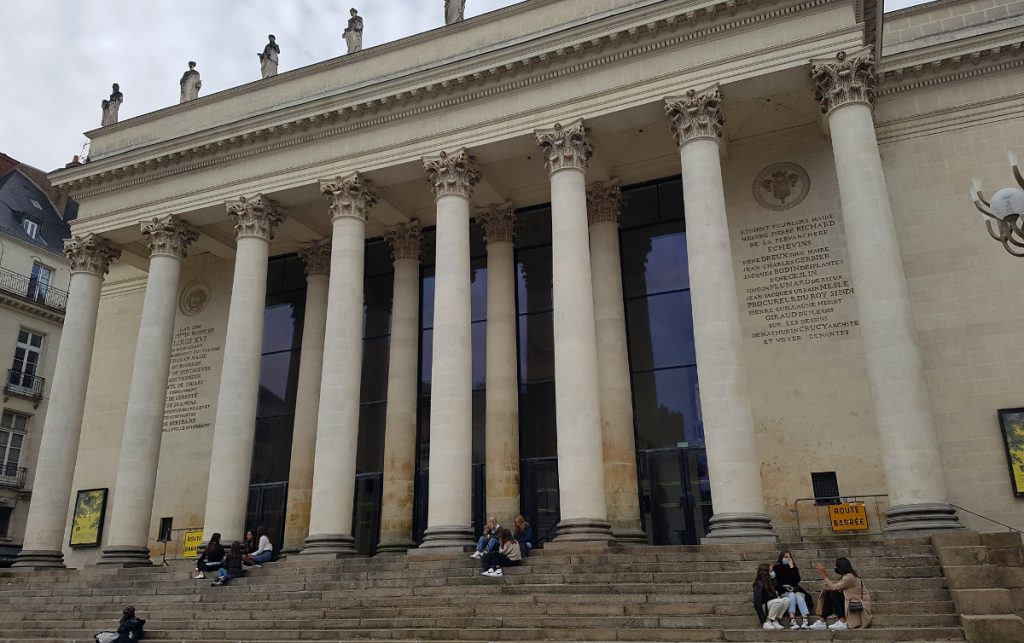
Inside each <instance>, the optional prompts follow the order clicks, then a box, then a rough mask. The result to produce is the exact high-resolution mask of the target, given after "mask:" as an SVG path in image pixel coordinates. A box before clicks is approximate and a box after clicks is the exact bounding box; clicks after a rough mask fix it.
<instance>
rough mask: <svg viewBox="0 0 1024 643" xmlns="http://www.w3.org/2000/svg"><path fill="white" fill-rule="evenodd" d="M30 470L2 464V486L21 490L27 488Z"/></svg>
mask: <svg viewBox="0 0 1024 643" xmlns="http://www.w3.org/2000/svg"><path fill="white" fill-rule="evenodd" d="M27 474H28V469H26V468H25V467H17V466H14V465H12V464H0V486H4V487H15V488H16V489H21V488H22V487H24V486H25V477H26V475H27Z"/></svg>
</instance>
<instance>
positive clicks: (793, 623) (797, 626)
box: [789, 618, 800, 630]
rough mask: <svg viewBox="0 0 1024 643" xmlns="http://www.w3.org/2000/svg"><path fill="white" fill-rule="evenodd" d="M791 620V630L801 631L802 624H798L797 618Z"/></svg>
mask: <svg viewBox="0 0 1024 643" xmlns="http://www.w3.org/2000/svg"><path fill="white" fill-rule="evenodd" d="M789 620H790V622H791V625H790V626H789V629H791V630H799V629H800V624H799V623H797V622H796V619H795V618H791V619H789Z"/></svg>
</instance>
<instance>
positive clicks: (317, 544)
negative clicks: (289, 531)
mask: <svg viewBox="0 0 1024 643" xmlns="http://www.w3.org/2000/svg"><path fill="white" fill-rule="evenodd" d="M320 191H321V192H323V193H324V194H325V195H326V196H327V200H328V202H329V203H330V212H331V226H332V228H333V232H332V235H331V282H330V286H329V290H328V295H327V330H326V336H325V338H324V364H323V373H322V376H321V378H320V413H319V415H318V416H317V423H316V464H315V466H314V467H313V502H312V506H311V507H310V515H309V536H307V537H306V546H305V548H304V549H303V550H302V553H303V554H307V555H318V556H325V557H339V556H351V555H354V554H355V553H356V550H355V539H354V538H353V537H352V505H353V502H354V496H355V490H356V449H357V447H358V445H359V386H360V383H361V378H360V375H361V373H362V359H363V263H364V262H363V258H364V256H365V254H366V215H367V213H369V211H370V208H371V207H373V204H374V203H376V202H377V192H376V190H374V188H373V185H372V184H371V183H370V182H369V181H368V180H366V179H364V178H363V177H362V176H361V175H360V174H359V173H358V172H356V173H354V174H351V175H349V176H348V177H345V178H342V177H338V178H337V179H335V180H334V181H332V182H330V183H322V184H321V185H320Z"/></svg>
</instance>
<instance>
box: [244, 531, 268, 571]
mask: <svg viewBox="0 0 1024 643" xmlns="http://www.w3.org/2000/svg"><path fill="white" fill-rule="evenodd" d="M256 536H257V538H258V541H259V542H258V545H257V546H256V551H254V552H253V553H251V554H249V555H247V556H245V558H244V559H243V561H244V562H247V563H248V564H249V565H252V566H253V567H259V566H261V565H262V564H263V563H269V562H270V561H272V560H273V559H274V546H273V545H271V544H270V538H269V537H268V536H267V530H266V529H265V528H264V527H258V528H257V529H256Z"/></svg>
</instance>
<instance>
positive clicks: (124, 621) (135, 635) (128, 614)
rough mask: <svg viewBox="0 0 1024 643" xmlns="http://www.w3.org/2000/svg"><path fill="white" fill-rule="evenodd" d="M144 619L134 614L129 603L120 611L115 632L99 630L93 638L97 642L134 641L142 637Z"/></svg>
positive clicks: (131, 642) (126, 642)
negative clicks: (119, 618) (119, 619)
mask: <svg viewBox="0 0 1024 643" xmlns="http://www.w3.org/2000/svg"><path fill="white" fill-rule="evenodd" d="M145 624H146V620H145V619H142V618H139V617H138V616H136V615H135V608H134V607H133V606H131V605H129V606H127V607H125V608H124V609H123V610H122V611H121V621H120V622H119V623H118V624H117V632H116V633H115V632H100V633H98V634H97V635H96V636H94V637H93V638H94V639H95V640H96V641H97V643H134V641H138V640H139V639H141V638H142V626H143V625H145Z"/></svg>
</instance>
